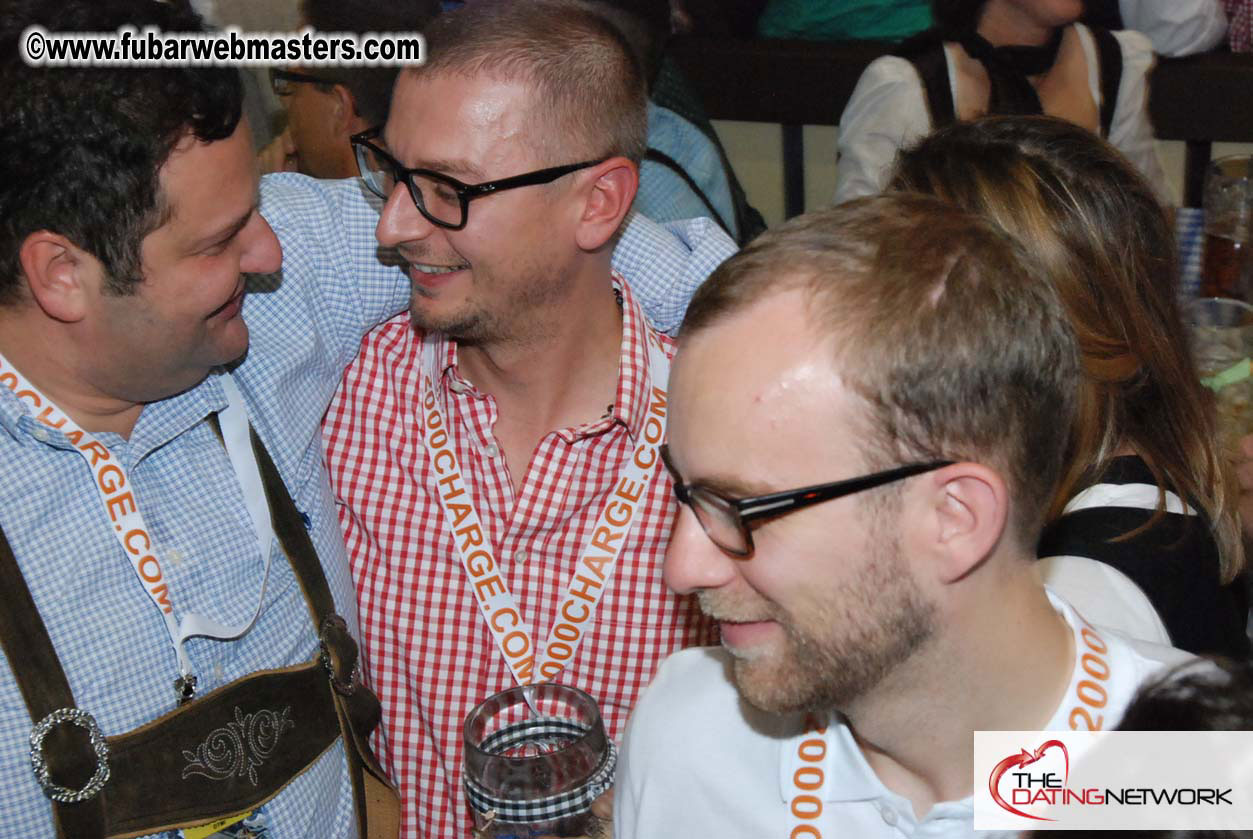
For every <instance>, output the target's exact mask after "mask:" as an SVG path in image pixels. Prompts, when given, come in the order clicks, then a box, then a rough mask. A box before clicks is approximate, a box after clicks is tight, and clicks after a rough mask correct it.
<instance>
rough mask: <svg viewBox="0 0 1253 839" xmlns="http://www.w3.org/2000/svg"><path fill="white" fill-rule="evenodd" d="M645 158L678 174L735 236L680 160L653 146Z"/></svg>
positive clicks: (712, 214) (733, 235)
mask: <svg viewBox="0 0 1253 839" xmlns="http://www.w3.org/2000/svg"><path fill="white" fill-rule="evenodd" d="M644 159H645V160H651V161H653V162H654V163H659V164H661V165H662V166H665V167H666V168H667V169H669V170H670V171H671V172H673V173H674V174H676V175H678V176H679V178H680V179H681V180H682V181H683V183H685V184H687V188H688V189H690V190H691V191H692V192H694V193H696V197H697V198H699V199H700V200H701V203H702V204H704V205H705V207H706V208H707V209H708V210H709V217H710V218H711V219H713V220H714V221H716V222H718V226H719V227H721V228H722V229H723V231H725V232H726V234H727V235H728V236H730V237H731V238H732V239H734V238H735V233H734V231H732V230H731V228H729V227H727V223H726V222H725V221H724V220H723V218H722V216H721V215H719V214H718V210H717V209H716V208H715V207H714V202H712V201H710V200H709V196H708V195H706V194H705V191H704V190H703V189H701V188H700V186H699V185H698V184H697V183H696V180H695V179H694V178H693V177H692V176H691V175H689V174H688V173H687V170H686V169H684V168H683V166H682V165H681V164H680V163H679V161H677V160H675V159H674V158H673V157H671V156H670V155H668V154H666V153H665V152H663V151H659V150H658V149H654V148H651V147H650V148H649V149H648V150H647V151H646V152H644Z"/></svg>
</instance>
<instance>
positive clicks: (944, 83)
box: [902, 41, 957, 130]
mask: <svg viewBox="0 0 1253 839" xmlns="http://www.w3.org/2000/svg"><path fill="white" fill-rule="evenodd" d="M902 57H903V58H905V59H907V60H908V61H909V63H910V64H913V65H914V70H915V71H917V73H918V80H919V81H921V82H922V92H923V94H924V98H925V99H926V101H927V111H928V113H930V115H931V128H932V129H933V130H934V129H936V128H943V127H944V126H946V125H949V124H950V123H952V122H954V121H955V120H956V119H957V108H956V106H955V105H954V104H953V87H952V85H951V84H950V83H949V79H948V58H947V56H946V55H945V49H944V44H943V43H942V42H940V41H936V42H934V43H931V44H928V45H927V47H926V48H924V49H917V50H912V49H911V50H908V51H907V52H906V53H903V54H902Z"/></svg>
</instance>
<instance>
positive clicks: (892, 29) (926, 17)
mask: <svg viewBox="0 0 1253 839" xmlns="http://www.w3.org/2000/svg"><path fill="white" fill-rule="evenodd" d="M930 26H931V4H930V2H929V0H770V3H769V4H768V5H767V6H766V9H765V11H763V12H762V13H761V17H760V18H758V20H757V34H759V35H760V36H761V37H763V38H805V39H808V40H813V41H859V40H872V41H900V40H903V39H905V38H908V37H909V36H910V35H914V34H916V33H918V32H921V31H922V30H924V29H927V28H929V27H930Z"/></svg>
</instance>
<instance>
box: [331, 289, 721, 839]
mask: <svg viewBox="0 0 1253 839" xmlns="http://www.w3.org/2000/svg"><path fill="white" fill-rule="evenodd" d="M615 285H616V286H618V287H619V288H620V289H621V291H622V295H623V307H622V308H623V327H622V357H621V362H620V365H619V378H618V393H617V397H616V399H615V400H614V405H613V409H612V413H610V414H606V415H605V416H604V417H602V418H600V419H598V420H596V421H594V422H591V423H588V424H586V425H582V426H579V427H577V428H567V429H562V430H559V431H554V432H551V433H549V434H548V435H546V436H545V437H544V438H543V440H541V441H540V444H539V446H538V447H537V448H536V451H535V454H534V456H533V457H532V459H531V463H530V466H529V470H528V472H527V475H526V480H525V482H524V484H523V487H522V492H521V494H520V495H519V496H516V497H515V494H514V490H513V485H512V482H511V480H510V477H509V471H508V468H507V466H506V463H505V458H504V457H503V456H502V455H501V453H500V451H499V449H498V447H497V445H496V444H495V442H494V440H493V436H492V428H493V425H494V424H495V421H496V402H495V400H494V399H493V398H492V397H491V396H490V395H489V394H486V393H483V392H481V391H478V390H477V389H475V388H474V386H473V385H471V384H470V383H469V382H466V381H465V380H464V379H462V378H461V377H460V375H459V374H458V372H457V347H456V345H455V344H454V343H452V342H449V341H444V342H441V343H440V344H439V351H440V357H442V358H444V359H445V364H444V369H443V376H442V378H441V379H440V381H439V386H440V387H441V389H442V398H443V399H444V400H446V402H445V404H446V409H445V410H446V415H447V419H448V425H449V433H450V434H451V436H452V438H453V445H454V446H455V448H456V454H457V459H458V461H459V463H460V465H461V473H462V475H463V477H464V480H465V484H466V487H467V489H468V490H469V491H470V493H471V494H472V495H473V498H474V503H475V506H476V508H477V510H478V514H479V516H480V517H481V519H482V523H483V529H484V533H485V535H486V537H487V538H488V539H490V540H491V544H492V545H493V547H494V548H495V552H496V556H497V559H498V561H499V563H500V568H501V571H502V573H503V575H504V576H505V577H506V578H507V582H508V585H509V587H510V589H511V590H512V591H513V594H514V596H515V597H516V598H517V600H518V602H519V604H520V605H521V608H522V611H523V613H524V616H525V618H526V620H527V621H528V622H529V624H530V626H531V628H532V632H533V633H534V639H533V640H534V643H535V644H536V645H537V646H538V645H542V644H543V643H544V640H545V639H546V638H547V637H548V632H549V630H550V628H551V627H552V625H553V621H554V619H555V618H556V612H557V607H558V605H559V603H560V599H561V597H562V595H563V594H564V592H565V590H566V587H567V585H568V584H569V582H570V578H571V575H572V572H573V569H574V567H575V564H576V562H577V560H578V557H579V555H580V551H581V549H582V548H583V546H584V545H585V544H586V543H587V541H588V539H589V537H590V536H591V531H592V528H593V525H594V524H595V522H596V518H597V516H598V515H599V514H600V512H601V509H602V507H603V505H604V503H605V500H606V499H607V497H608V495H609V492H610V491H611V489H612V488H613V487H614V485H615V483H616V480H617V476H618V474H619V469H620V467H621V466H622V464H624V463H625V462H626V460H627V458H628V457H629V456H630V455H631V453H632V452H633V450H634V447H635V445H636V442H637V439H638V438H639V437H640V434H641V431H642V429H643V426H644V420H645V415H646V412H647V409H648V401H647V400H648V396H649V374H648V352H647V349H646V344H645V341H646V333H645V329H647V328H648V327H647V325H646V322H645V320H644V315H643V312H642V311H641V310H640V309H639V308H638V306H637V304H636V302H635V301H634V299H633V298H632V296H631V292H630V289H629V287H628V286H627V284H626V283H624V282H621V281H620V280H618V279H616V278H615ZM662 341H663V342H664V345H665V347H666V351H667V353H668V354H670V353H673V343H672V342H671V341H670V340H669V339H668V338H666V337H665V336H662ZM421 348H422V336H421V335H419V334H417V333H415V331H414V329H413V327H412V325H411V323H410V321H409V317H408V315H400V316H398V317H396V318H393V319H392V320H390V321H388V322H387V323H385V324H383V325H382V326H380V327H379V328H377V329H375V330H374V331H373V332H371V333H370V334H369V335H367V336H366V338H365V340H364V342H363V343H362V347H361V354H360V355H359V356H358V357H357V360H356V361H355V362H353V364H352V366H351V367H349V368H348V371H347V373H346V374H345V376H344V382H343V384H342V386H341V388H340V391H339V393H338V394H337V395H336V397H335V400H334V402H333V403H332V404H331V407H330V410H329V412H328V414H327V417H326V420H325V424H324V427H323V434H324V438H325V442H326V448H327V462H328V466H329V467H330V474H331V481H332V484H333V486H334V489H335V494H336V496H337V500H338V502H339V503H340V507H339V517H340V523H341V524H342V525H343V528H344V533H345V536H346V539H347V542H348V554H349V557H350V560H351V563H352V573H353V579H354V581H355V583H356V587H357V594H358V596H359V598H360V611H361V628H362V635H363V640H364V646H365V651H364V652H365V659H366V665H367V672H368V675H369V679H370V681H371V682H372V684H373V687H374V689H375V690H376V691H377V692H378V694H379V698H380V700H381V701H382V703H383V731H384V741H383V742H382V743H380V744H379V745H380V755H379V757H380V760H381V761H382V762H383V764H384V766H386V767H387V768H388V769H389V770H390V772H391V775H392V778H393V779H394V780H395V781H396V783H397V785H398V786H399V788H400V792H401V795H402V797H403V800H404V811H405V812H404V825H403V828H402V831H401V833H402V836H403V837H405V839H417V837H424V839H426V838H427V837H429V839H452V837H466V836H469V835H470V828H471V818H470V812H469V810H468V807H467V805H466V803H465V796H464V793H463V791H462V785H461V771H462V731H461V726H462V722H463V721H464V719H465V717H466V715H467V714H468V713H469V712H470V710H471V709H473V707H474V706H475V705H476V704H478V703H479V702H480V701H482V700H483V699H485V698H487V697H488V696H489V695H491V694H493V693H496V692H497V691H501V690H505V689H506V688H509V687H512V686H513V685H514V681H513V677H512V674H511V673H510V671H509V668H508V667H507V666H506V664H505V661H504V659H503V658H502V657H501V654H500V652H499V650H498V649H497V647H496V644H495V642H494V640H493V638H492V634H491V630H490V629H489V628H488V627H487V626H486V624H485V623H484V621H483V619H482V617H481V612H480V610H479V608H478V607H477V605H476V601H475V598H474V595H473V594H472V592H471V590H470V587H469V585H468V584H467V581H466V578H465V576H464V571H463V569H462V566H461V563H460V561H459V559H458V555H457V552H456V549H455V547H454V544H453V541H452V538H451V536H450V534H449V531H448V528H447V526H446V524H445V519H444V515H443V512H442V508H441V506H440V502H439V498H438V496H437V494H436V489H437V485H436V476H435V474H434V471H433V469H432V467H431V463H430V460H429V458H428V456H427V451H426V449H425V448H424V446H423V442H422V438H421V435H422V429H423V420H422V415H421V411H420V403H421V401H422V400H421V397H422V393H421V383H422V369H421V368H422V365H421ZM643 501H644V503H642V505H641V506H640V507H639V509H638V512H637V516H638V518H637V520H636V521H635V524H634V526H633V527H632V529H631V532H630V535H629V536H628V539H627V542H626V543H625V545H624V547H623V551H622V555H621V557H620V559H619V560H618V564H617V567H616V569H615V571H614V574H613V577H612V579H611V580H610V581H609V583H608V585H607V586H606V590H605V594H604V598H603V599H602V600H601V603H600V608H599V611H598V612H597V615H596V620H595V622H594V623H593V624H592V625H591V626H590V628H589V629H588V631H587V635H586V636H585V638H584V640H583V643H582V646H581V647H580V648H579V651H578V653H577V655H576V656H575V658H574V659H573V661H571V662H570V663H569V664H568V665H567V666H566V668H565V669H564V670H563V671H562V672H561V674H560V676H559V677H558V681H559V682H561V683H563V684H570V685H575V686H576V687H579V688H581V689H583V690H585V691H587V692H588V693H589V694H591V695H592V696H593V697H595V698H596V699H597V701H598V702H599V703H600V707H601V711H602V714H603V716H604V720H605V724H606V726H607V728H608V730H609V733H610V735H611V736H612V737H613V738H614V739H615V740H618V739H620V738H621V736H622V733H623V729H624V727H625V725H626V721H627V716H628V714H629V713H630V710H631V708H632V707H633V706H634V704H635V700H636V697H637V696H638V695H639V693H640V692H641V691H642V690H643V689H644V687H645V686H646V685H647V684H648V682H649V680H650V679H651V678H652V675H653V673H654V672H655V671H656V669H657V667H658V666H659V665H660V664H661V661H662V659H664V658H665V657H666V656H667V655H669V654H670V653H672V652H674V651H675V650H678V649H681V648H683V647H688V646H693V645H697V644H708V643H712V642H713V640H714V635H713V630H712V625H711V624H710V622H709V621H708V620H707V619H706V618H705V617H704V616H703V615H701V614H700V611H699V609H697V607H696V605H695V603H694V602H693V601H692V600H691V598H680V597H677V596H675V595H674V594H672V593H671V592H670V591H669V590H667V589H666V587H665V584H664V583H663V582H662V558H663V556H664V555H665V550H666V544H667V542H668V541H669V535H670V528H671V525H672V524H673V521H674V517H675V513H676V511H677V507H676V503H677V502H676V501H675V499H674V493H673V491H672V489H671V485H670V479H669V477H668V476H667V475H666V472H665V470H664V469H658V470H657V471H656V473H655V474H654V475H653V478H652V482H651V484H650V485H649V488H648V491H647V493H646V494H645V496H644V499H643ZM537 652H542V650H537Z"/></svg>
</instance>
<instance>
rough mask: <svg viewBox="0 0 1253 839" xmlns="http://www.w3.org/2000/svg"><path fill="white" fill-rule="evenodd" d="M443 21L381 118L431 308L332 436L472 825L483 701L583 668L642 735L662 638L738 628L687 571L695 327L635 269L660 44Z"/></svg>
mask: <svg viewBox="0 0 1253 839" xmlns="http://www.w3.org/2000/svg"><path fill="white" fill-rule="evenodd" d="M425 34H426V37H427V45H428V51H429V58H428V62H427V64H426V65H424V66H423V67H421V68H417V69H410V70H406V71H405V72H403V73H402V74H401V76H400V78H399V80H398V82H397V85H396V88H395V91H394V94H393V100H392V107H391V116H390V117H389V120H388V122H387V125H386V127H385V129H384V130H382V131H381V132H376V133H372V132H367V134H366V135H359V136H358V137H357V138H355V139H354V143H355V145H356V146H357V153H358V158H359V161H360V164H361V170H362V174H363V177H364V178H365V181H366V184H367V185H368V186H370V187H371V188H372V189H374V190H375V191H376V192H378V193H379V194H380V195H382V196H383V197H385V198H386V199H387V203H386V205H385V207H384V209H383V214H382V217H381V219H380V221H379V225H378V238H379V241H380V242H381V243H382V244H383V245H385V246H394V247H396V248H397V250H398V251H399V253H400V255H401V257H402V258H403V259H404V260H405V261H406V262H407V263H408V272H409V276H410V279H411V280H412V283H413V295H412V310H411V312H410V313H408V314H406V315H402V316H399V317H397V318H395V319H393V320H391V321H389V322H388V323H386V324H384V325H383V326H381V327H379V328H378V329H376V330H375V331H374V332H372V333H371V334H370V335H368V336H367V337H366V339H365V341H364V343H363V345H362V351H361V355H360V357H359V358H358V359H357V360H356V362H354V364H353V365H352V366H351V367H350V368H349V369H348V371H347V373H346V376H345V379H344V384H343V386H342V388H341V391H340V393H339V394H338V396H337V397H336V399H335V402H334V403H333V404H332V406H331V409H330V411H329V413H328V416H327V419H326V424H325V438H326V443H327V451H328V461H329V466H330V472H331V478H332V481H333V482H334V485H335V490H336V494H337V496H338V498H339V500H340V501H341V503H342V506H341V508H340V519H341V522H342V524H343V526H344V530H345V533H346V538H347V542H348V549H349V554H350V557H351V560H352V565H353V575H354V579H355V581H356V585H357V591H358V594H359V597H360V609H361V622H362V634H363V640H364V642H365V654H366V662H367V667H368V675H369V678H370V680H371V682H372V683H373V686H374V688H375V690H376V691H377V692H378V693H379V696H380V699H381V700H382V703H383V707H384V735H385V736H384V738H383V742H382V743H381V744H380V745H381V753H380V758H381V759H382V760H383V762H384V764H385V765H386V766H387V767H388V768H389V770H390V771H391V773H392V776H393V778H394V779H395V781H396V782H397V784H398V785H399V787H400V789H401V791H402V795H403V797H404V800H405V818H404V825H403V829H402V834H403V836H404V837H406V839H413V838H414V837H431V838H432V839H449V837H465V836H468V835H469V834H470V829H471V824H472V819H471V815H470V812H469V810H468V808H467V805H466V803H465V798H464V793H463V789H462V733H461V726H462V722H463V720H464V719H465V717H466V715H467V714H468V713H469V711H470V710H471V709H472V708H473V707H474V706H475V705H476V704H477V703H478V702H480V701H482V700H483V699H485V698H486V697H488V696H489V695H491V694H493V693H495V692H497V691H500V690H504V689H506V688H509V687H512V686H513V685H514V684H515V683H517V682H518V681H526V680H528V679H534V680H536V681H539V680H555V681H558V682H561V683H563V684H569V685H574V686H577V687H579V688H581V689H583V690H585V691H586V692H588V693H589V694H591V695H592V696H593V697H594V698H595V699H596V700H597V701H598V702H599V703H600V707H601V710H602V712H603V715H604V719H605V724H606V726H607V728H608V730H609V733H610V735H611V736H612V737H613V738H614V739H615V740H616V739H618V738H619V737H620V736H621V734H622V731H623V728H624V726H625V723H626V719H627V715H628V713H629V711H630V710H631V707H632V705H633V704H634V702H635V700H636V697H637V695H638V694H639V693H640V691H642V689H643V688H644V687H645V686H646V685H647V683H648V681H649V679H650V678H651V676H652V674H653V672H654V670H655V669H656V667H657V666H658V664H659V663H660V662H661V660H662V659H664V658H665V657H666V655H667V654H669V653H670V652H673V651H675V650H677V649H679V648H682V647H685V646H691V645H694V644H703V643H709V642H710V641H711V640H712V637H711V627H710V624H709V623H708V622H707V620H706V619H705V618H703V617H702V616H701V615H700V613H699V610H698V609H696V608H695V607H694V605H693V603H692V602H691V601H690V600H688V599H686V598H681V597H678V596H675V595H674V594H672V593H670V592H669V591H668V590H667V589H666V588H665V585H664V583H663V581H662V575H661V571H662V557H663V555H664V553H665V549H666V545H667V542H668V538H669V533H670V528H671V524H672V522H673V519H674V516H675V512H676V509H677V507H676V502H675V501H674V498H673V495H672V492H671V486H670V482H669V479H668V478H667V477H666V474H665V470H664V469H659V468H657V460H658V458H657V456H656V448H657V445H658V444H659V443H660V442H661V437H662V435H663V434H664V421H665V413H666V386H667V375H668V358H669V355H670V353H671V343H670V340H669V339H668V338H666V337H664V336H659V335H658V334H657V333H656V332H655V331H653V329H652V327H651V326H650V325H649V324H648V322H647V320H646V319H645V317H644V315H643V313H642V311H641V309H640V307H639V305H638V304H637V302H636V300H635V298H634V297H633V295H632V293H631V289H630V287H629V286H628V285H627V283H626V282H624V281H623V279H622V278H621V277H619V276H617V275H615V274H613V273H612V271H611V268H610V252H611V250H612V247H613V243H614V242H615V240H616V237H617V234H618V231H619V228H620V226H621V225H622V223H623V219H624V218H625V216H626V214H627V212H628V210H629V208H630V205H631V201H632V199H633V197H634V195H635V190H636V184H637V178H638V168H637V163H638V161H639V159H640V157H641V155H642V153H643V151H644V148H645V139H644V138H645V132H646V124H645V87H644V82H643V80H642V78H641V77H640V73H639V70H638V68H637V65H636V63H635V62H634V60H633V59H632V57H631V56H630V54H629V52H628V50H627V47H626V46H625V43H624V42H623V41H622V40H621V38H620V37H618V36H617V35H616V33H615V32H614V31H613V30H612V29H611V28H609V26H608V25H607V24H606V23H605V22H604V21H602V20H601V19H600V18H599V17H597V16H595V15H594V14H591V13H589V12H587V11H585V10H584V9H582V8H581V7H579V6H577V5H572V4H570V3H561V4H558V5H553V4H552V3H550V2H535V3H513V4H506V5H499V6H497V5H481V4H474V5H470V6H467V7H465V8H464V9H461V10H458V11H456V12H453V13H449V14H447V15H444V16H442V17H441V18H439V19H438V20H437V21H436V22H435V23H434V24H433V25H432V26H431V27H429V28H428V29H427V31H426V33H425Z"/></svg>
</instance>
